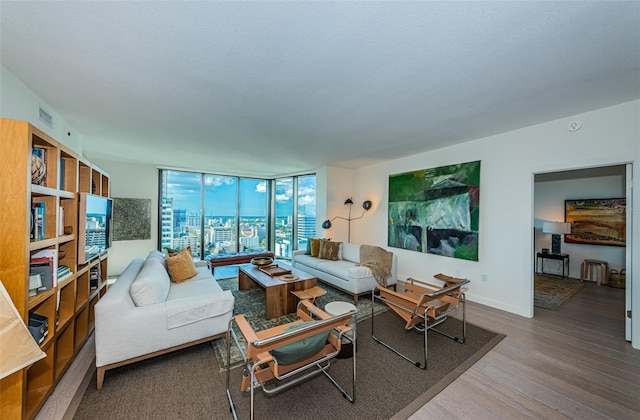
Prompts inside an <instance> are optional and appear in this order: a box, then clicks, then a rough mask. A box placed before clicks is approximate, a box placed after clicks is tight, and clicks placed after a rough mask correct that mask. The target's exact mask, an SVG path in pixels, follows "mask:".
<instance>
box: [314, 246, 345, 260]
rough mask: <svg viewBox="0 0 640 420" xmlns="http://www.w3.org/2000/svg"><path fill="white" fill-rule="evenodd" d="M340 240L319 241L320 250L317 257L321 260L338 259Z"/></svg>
mask: <svg viewBox="0 0 640 420" xmlns="http://www.w3.org/2000/svg"><path fill="white" fill-rule="evenodd" d="M341 243H342V242H331V241H320V252H318V258H322V259H323V260H333V261H336V260H338V252H340V244H341Z"/></svg>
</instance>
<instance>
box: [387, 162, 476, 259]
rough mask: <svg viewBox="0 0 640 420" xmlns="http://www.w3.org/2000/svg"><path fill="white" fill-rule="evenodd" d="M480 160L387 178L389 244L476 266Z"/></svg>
mask: <svg viewBox="0 0 640 420" xmlns="http://www.w3.org/2000/svg"><path fill="white" fill-rule="evenodd" d="M479 218H480V161H475V162H467V163H459V164H455V165H448V166H441V167H438V168H431V169H423V170H419V171H413V172H406V173H401V174H395V175H390V176H389V213H388V245H389V246H391V247H394V248H402V249H408V250H412V251H417V252H423V253H427V254H436V255H443V256H447V257H452V258H460V259H464V260H471V261H478V225H479Z"/></svg>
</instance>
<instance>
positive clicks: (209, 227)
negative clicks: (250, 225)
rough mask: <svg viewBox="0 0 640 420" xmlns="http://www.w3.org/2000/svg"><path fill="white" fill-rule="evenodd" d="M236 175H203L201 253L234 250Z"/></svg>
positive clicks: (235, 234)
mask: <svg viewBox="0 0 640 420" xmlns="http://www.w3.org/2000/svg"><path fill="white" fill-rule="evenodd" d="M237 219H238V178H236V177H233V176H221V175H209V174H205V175H204V229H203V232H204V246H205V250H206V252H205V254H204V255H205V256H206V255H209V254H229V253H233V252H238V220H237Z"/></svg>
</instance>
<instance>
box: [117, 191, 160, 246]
mask: <svg viewBox="0 0 640 420" xmlns="http://www.w3.org/2000/svg"><path fill="white" fill-rule="evenodd" d="M143 239H151V199H150V198H114V199H113V240H114V241H135V240H143Z"/></svg>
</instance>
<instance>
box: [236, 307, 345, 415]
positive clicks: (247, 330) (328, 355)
mask: <svg viewBox="0 0 640 420" xmlns="http://www.w3.org/2000/svg"><path fill="white" fill-rule="evenodd" d="M355 314H356V311H355V310H354V311H350V312H347V313H344V314H340V315H336V316H331V315H329V314H327V313H326V312H324V311H322V310H321V309H320V308H318V307H316V306H315V305H313V304H312V303H311V302H309V301H308V300H301V301H300V302H299V303H298V306H297V311H296V315H297V316H298V318H299V319H298V320H297V321H294V322H290V323H288V324H284V325H279V326H276V327H273V328H269V329H267V330H263V331H254V329H253V328H252V327H251V325H250V324H249V322H248V321H247V319H246V318H245V316H244V315H236V316H235V317H233V318H232V319H231V320H230V321H229V328H228V329H227V337H226V338H227V398H228V400H229V405H230V408H231V411H232V413H233V417H234V418H235V419H237V415H236V409H235V406H234V404H233V398H232V396H231V390H230V377H231V376H230V375H231V368H230V361H231V360H230V359H231V353H230V351H231V340H232V339H233V341H235V343H236V345H237V346H238V348H239V349H240V351H241V353H242V358H243V359H244V363H245V366H244V372H243V376H242V383H241V391H247V390H249V391H250V392H251V408H250V412H251V419H253V418H254V406H255V404H254V394H255V392H254V391H255V389H256V388H262V390H263V391H264V393H265V394H267V395H273V394H275V393H277V392H280V391H283V390H285V389H287V388H290V387H292V386H294V385H296V384H297V383H299V382H301V381H303V380H306V379H308V378H311V377H313V376H316V375H318V374H320V373H323V374H324V375H325V376H327V378H329V380H330V381H331V382H332V383H333V385H335V386H336V387H337V388H338V389H339V390H340V392H341V393H342V395H343V396H344V397H345V398H346V399H347V400H349V401H350V402H351V403H353V402H355V395H356V394H355V391H356V389H355V384H356V351H355V350H356V340H355V331H353V334H346V333H348V332H350V331H351V328H350V327H349V326H348V324H349V321H350V320H351V317H352V316H355ZM304 321H317V322H314V323H313V324H308V325H305V326H303V327H300V328H296V329H292V330H288V331H285V330H286V328H287V327H289V326H291V325H294V324H297V323H301V322H304ZM234 324H235V325H236V326H237V328H238V329H239V330H240V333H241V334H242V336H243V337H244V338H245V340H246V342H247V349H246V352H242V347H241V346H240V343H239V342H238V336H237V335H236V332H235V331H234V329H233V325H234ZM326 331H329V332H330V333H329V336H328V338H327V343H326V344H325V346H324V347H323V348H322V350H321V351H319V352H318V353H317V354H315V355H314V356H311V357H310V358H308V359H305V360H302V361H299V362H297V363H294V364H290V365H281V364H279V363H278V361H277V360H276V358H275V357H274V356H273V355H272V354H271V353H270V351H271V350H274V349H277V348H279V347H283V346H285V345H287V344H291V343H295V342H298V341H300V340H303V339H305V338H308V337H312V336H314V335H316V334H319V333H322V332H326ZM343 339H346V340H348V341H349V342H351V343H352V344H353V350H354V351H353V358H352V359H353V360H352V363H353V377H352V383H351V393H350V394H349V393H348V392H347V391H346V390H345V389H344V388H343V387H342V386H340V385H339V384H338V383H337V382H336V380H335V379H333V378H332V377H331V375H329V373H328V372H327V370H328V369H329V367H330V366H331V359H333V358H335V357H336V356H337V355H338V353H340V349H341V347H342V340H343ZM271 379H277V380H279V381H282V383H281V384H279V385H278V384H277V383H276V384H267V382H268V381H270V380H271ZM273 382H275V381H273Z"/></svg>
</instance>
